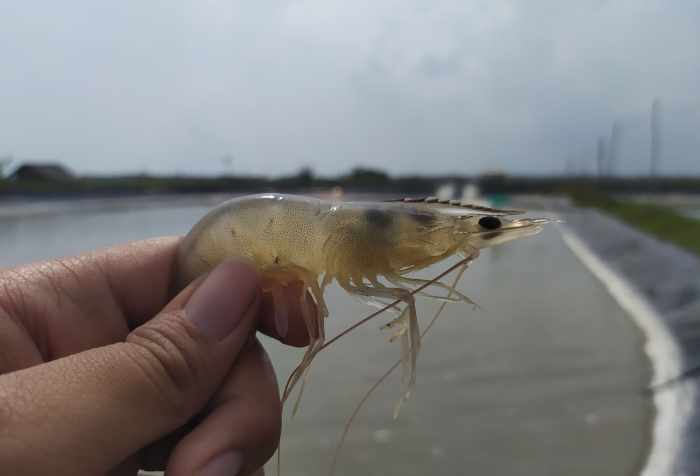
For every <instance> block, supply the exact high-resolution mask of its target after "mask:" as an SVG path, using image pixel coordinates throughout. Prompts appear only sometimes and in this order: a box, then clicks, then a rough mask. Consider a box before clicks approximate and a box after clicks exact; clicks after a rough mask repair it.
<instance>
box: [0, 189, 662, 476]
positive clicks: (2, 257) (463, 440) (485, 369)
mask: <svg viewBox="0 0 700 476" xmlns="http://www.w3.org/2000/svg"><path fill="white" fill-rule="evenodd" d="M221 199H222V197H208V198H202V197H199V198H189V197H170V198H157V197H155V198H139V199H123V200H122V199H119V200H117V199H114V200H111V199H104V200H89V201H84V200H81V201H74V202H68V201H67V202H53V203H51V204H42V203H33V204H29V205H27V204H16V205H7V204H5V205H0V266H10V265H15V264H20V263H27V262H31V261H36V260H41V259H46V258H52V257H59V256H65V255H70V254H75V253H80V252H83V251H87V250H90V249H94V248H97V247H102V246H107V245H112V244H117V243H122V242H125V241H130V240H136V239H141V238H147V237H154V236H160V235H170V234H184V233H186V232H187V231H188V230H189V228H190V227H191V226H192V225H193V224H194V223H195V222H196V221H197V220H198V219H199V218H200V217H201V216H202V215H203V214H205V213H206V211H207V210H208V209H209V208H210V207H211V206H212V205H213V204H215V203H217V202H218V201H221ZM451 263H452V262H450V263H445V264H443V265H441V266H437V267H435V268H432V269H430V270H429V271H428V272H427V273H426V272H423V273H421V277H430V276H431V275H433V274H437V272H438V271H440V270H442V269H445V267H446V266H448V265H449V264H451ZM459 289H460V290H461V291H462V292H464V293H465V294H466V295H467V296H469V297H470V298H471V299H473V300H474V301H476V302H477V303H478V304H479V305H480V306H481V309H478V310H474V309H472V307H471V306H466V305H463V304H448V305H447V307H446V309H445V312H444V313H443V315H442V317H441V318H440V320H439V321H438V322H437V324H436V325H435V327H434V328H433V330H432V331H431V332H430V334H428V335H427V336H426V338H425V340H424V342H423V347H422V351H421V354H420V356H419V361H418V383H417V387H416V392H415V394H414V395H413V397H412V399H411V400H409V402H408V403H407V404H405V405H404V407H403V409H402V413H401V415H400V417H399V419H398V420H396V421H394V420H393V419H392V409H393V405H394V403H395V402H396V400H397V398H398V397H399V395H400V383H399V375H398V374H397V375H394V376H393V377H392V378H391V379H390V380H389V381H388V382H386V383H385V384H384V385H382V386H381V387H380V388H379V390H378V391H377V392H376V393H375V394H374V395H373V396H372V398H371V399H370V400H369V401H368V403H367V404H366V406H365V407H364V408H363V409H362V410H361V411H360V413H359V415H358V417H357V420H356V422H355V423H354V425H353V427H352V429H351V431H350V433H349V435H348V437H347V441H346V443H345V446H344V448H343V450H342V453H341V455H340V460H339V465H338V470H337V472H336V474H337V475H356V474H364V475H368V476H369V475H389V474H396V475H402V476H408V475H427V474H432V475H462V474H475V475H560V474H567V475H586V476H588V475H591V474H595V475H615V476H617V475H630V474H636V473H638V472H639V470H640V469H641V468H642V467H643V466H644V463H645V460H646V456H647V452H648V450H649V446H650V442H651V427H652V420H653V416H654V415H653V413H654V407H653V404H652V399H651V398H649V396H648V395H646V394H645V393H644V392H643V389H644V388H645V387H646V385H647V384H648V381H649V378H650V367H649V362H648V359H647V358H646V356H645V354H644V352H643V349H642V346H643V343H644V338H643V335H642V334H641V332H640V331H639V330H638V329H637V327H636V326H635V324H634V323H633V322H632V321H631V320H630V319H629V318H628V316H627V315H626V314H625V313H624V311H623V310H622V309H621V308H620V307H619V306H618V305H617V304H616V302H615V301H614V300H613V298H612V297H610V295H609V294H608V293H607V292H606V290H605V288H604V287H603V285H602V284H600V282H599V281H598V280H597V279H596V278H595V277H594V276H593V275H592V274H590V273H589V272H588V270H587V268H585V267H584V266H583V265H582V264H581V263H580V262H579V261H578V260H577V258H576V257H575V256H574V255H573V254H572V253H571V251H570V250H569V248H567V246H566V244H565V243H564V241H563V240H562V238H561V235H560V233H559V232H558V230H557V228H556V227H555V226H550V227H546V228H545V230H544V231H543V232H542V233H540V234H539V235H537V236H533V237H528V238H525V239H522V240H517V241H514V242H512V243H509V244H506V245H503V246H502V247H499V248H497V249H493V250H484V251H483V252H482V255H481V256H480V257H479V258H478V259H477V260H476V261H475V262H474V263H473V264H472V265H471V266H470V268H469V269H468V270H467V272H466V274H465V275H464V278H463V279H462V281H461V285H460V287H459ZM326 297H327V301H328V305H329V310H330V318H329V320H328V322H327V331H328V335H329V336H333V335H334V334H335V333H337V332H338V331H340V330H342V329H344V328H345V327H347V326H348V325H350V324H351V323H353V322H355V321H357V320H358V319H360V318H361V317H363V316H365V315H367V314H368V313H369V312H371V310H372V308H370V307H368V306H367V305H365V304H364V303H363V302H361V301H359V300H357V299H355V298H351V297H348V296H347V295H346V294H345V293H344V292H343V291H341V290H340V289H339V288H337V287H335V286H331V288H330V289H329V290H328V292H327V294H326ZM418 302H419V304H418V306H419V313H420V314H419V315H420V316H421V322H422V324H423V325H425V324H426V322H427V319H429V317H430V315H431V311H432V310H434V309H436V307H437V306H438V304H439V303H437V302H435V301H429V300H426V298H419V299H418ZM389 318H390V316H389V315H387V316H385V317H383V318H380V319H378V320H376V321H372V322H369V323H367V324H366V325H364V326H363V327H361V328H359V329H357V330H356V331H354V332H353V333H351V334H349V335H348V336H346V337H345V338H344V339H341V340H340V341H339V342H338V343H337V345H334V346H331V347H330V348H328V349H327V350H324V351H323V352H321V353H320V354H319V355H318V357H317V358H316V361H315V362H314V364H313V366H312V367H311V371H310V380H309V383H308V384H307V387H306V390H305V394H304V398H303V400H302V402H301V408H300V411H299V413H298V414H297V416H296V417H295V418H293V419H290V417H289V415H286V417H285V418H286V423H285V427H284V430H283V437H282V464H283V473H282V474H283V475H285V476H292V475H325V474H327V473H328V469H329V466H330V463H331V459H332V456H333V452H334V448H335V446H336V444H337V441H338V438H339V437H340V434H341V431H342V428H343V425H344V422H345V420H346V419H347V417H348V416H349V415H350V413H351V412H352V410H353V408H354V406H355V405H356V404H357V402H358V401H359V399H360V398H361V397H362V395H363V394H364V392H365V391H366V390H367V389H368V388H369V387H370V386H371V385H372V384H373V383H374V381H375V380H376V379H377V378H378V377H379V376H380V375H382V374H383V373H384V371H385V370H387V369H388V368H389V367H390V366H391V365H392V364H393V363H394V362H395V360H396V358H397V357H398V355H399V350H398V348H397V344H390V343H388V342H386V340H385V335H384V334H383V333H381V332H380V330H379V327H380V325H381V324H382V323H384V322H386V321H387V320H388V319H389ZM261 339H262V340H263V342H264V344H265V346H266V348H267V349H268V352H269V353H270V356H271V359H272V361H273V363H274V365H275V367H276V370H277V373H278V378H279V379H280V381H281V383H284V380H285V379H286V377H287V375H288V374H289V372H290V371H291V370H292V369H293V368H294V366H295V365H296V363H297V362H298V360H299V358H300V357H301V355H302V352H303V350H301V349H290V348H283V347H282V346H281V345H279V344H277V343H276V342H274V341H271V340H269V339H266V338H264V337H262V338H261ZM267 471H268V474H275V473H274V463H273V462H271V463H270V464H269V465H268V467H267Z"/></svg>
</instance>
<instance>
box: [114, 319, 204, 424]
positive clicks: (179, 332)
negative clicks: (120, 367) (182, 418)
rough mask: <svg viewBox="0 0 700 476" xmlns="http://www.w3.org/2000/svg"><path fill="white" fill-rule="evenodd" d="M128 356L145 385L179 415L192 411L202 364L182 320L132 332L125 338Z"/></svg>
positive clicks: (140, 328)
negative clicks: (129, 352) (192, 396)
mask: <svg viewBox="0 0 700 476" xmlns="http://www.w3.org/2000/svg"><path fill="white" fill-rule="evenodd" d="M127 344H129V346H130V348H131V357H132V360H133V361H134V363H135V364H136V366H137V367H138V369H139V371H140V372H141V373H142V374H143V376H144V378H145V380H146V382H147V384H148V385H150V386H152V387H154V388H153V390H154V391H155V392H156V394H157V395H159V396H160V397H161V398H162V400H163V402H164V403H165V405H166V406H167V407H169V408H170V410H171V411H172V412H173V413H175V414H178V415H181V414H188V413H189V412H190V411H191V408H190V406H191V403H190V402H191V401H192V399H191V398H189V397H190V396H191V394H192V393H193V392H194V391H195V390H196V389H197V388H198V387H199V382H200V380H201V371H200V369H201V368H202V365H201V364H202V363H201V362H200V359H199V357H198V355H197V352H196V350H197V349H196V343H195V341H194V339H193V337H192V336H191V335H190V332H189V329H188V327H187V325H186V324H185V322H184V321H183V320H182V319H160V320H158V321H157V322H151V323H149V324H148V325H144V326H141V327H139V328H137V329H135V330H134V331H133V332H132V333H131V334H129V337H128V338H127Z"/></svg>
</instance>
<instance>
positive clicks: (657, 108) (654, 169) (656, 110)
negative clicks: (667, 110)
mask: <svg viewBox="0 0 700 476" xmlns="http://www.w3.org/2000/svg"><path fill="white" fill-rule="evenodd" d="M649 126H650V129H651V130H650V132H651V142H650V144H649V149H650V150H649V175H651V176H652V177H656V175H657V174H658V173H659V159H660V158H661V99H659V98H654V101H652V103H651V118H650V121H649Z"/></svg>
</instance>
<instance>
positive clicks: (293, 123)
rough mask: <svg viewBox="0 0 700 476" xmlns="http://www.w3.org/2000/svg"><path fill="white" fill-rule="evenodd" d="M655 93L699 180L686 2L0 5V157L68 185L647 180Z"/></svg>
mask: <svg viewBox="0 0 700 476" xmlns="http://www.w3.org/2000/svg"><path fill="white" fill-rule="evenodd" d="M107 4H109V6H106V5H107ZM654 97H660V98H661V101H662V124H663V128H662V130H663V151H662V166H661V169H662V172H663V173H666V174H681V173H682V174H688V173H692V174H700V2H698V1H697V0H687V1H686V0H672V1H669V0H656V1H643V0H621V1H602V0H597V1H575V2H562V1H561V0H546V1H532V0H522V1H511V0H503V1H498V0H481V1H465V0H455V1H444V2H436V1H420V2H419V1H413V0H408V1H407V0H394V1H384V0H382V1H378V0H368V1H358V0H353V1H346V0H312V1H291V2H285V1H281V2H276V1H266V0H263V1H256V2H232V1H214V0H210V1H202V0H197V1H195V0H192V1H189V2H184V1H176V0H168V1H161V2H144V1H142V0H120V1H118V2H117V1H113V2H95V1H90V0H85V1H70V0H62V1H55V2H54V1H52V2H45V1H44V2H38V1H31V0H0V156H2V155H7V154H11V155H13V156H15V157H17V158H20V159H21V158H38V159H46V158H54V159H58V160H60V161H62V162H64V163H65V164H67V165H68V166H70V167H71V168H73V169H74V170H75V171H77V172H79V173H111V172H144V171H146V172H152V173H173V172H178V173H200V174H205V173H206V174H210V173H221V172H222V171H223V170H225V166H224V164H223V162H222V161H221V157H222V156H225V155H227V154H230V155H232V156H233V158H234V159H233V170H234V171H235V172H237V173H244V174H271V175H280V174H287V173H293V172H296V171H297V170H298V169H300V168H301V167H303V166H309V167H312V168H313V169H314V170H315V171H316V172H317V173H319V174H336V173H341V172H345V171H347V170H349V169H350V168H352V167H354V166H359V165H362V166H380V167H382V168H385V169H387V170H388V171H390V172H391V173H394V174H407V173H429V174H444V173H453V172H454V173H462V174H471V173H478V172H482V171H486V170H493V169H504V170H507V171H509V172H513V173H523V174H527V173H533V174H534V173H537V174H541V173H551V172H557V173H558V172H562V171H563V170H564V169H565V164H566V163H567V161H569V162H570V163H575V164H577V165H576V167H586V168H588V169H589V170H593V169H594V164H595V154H596V140H597V138H598V137H599V136H607V135H609V134H610V129H611V126H612V124H613V122H614V121H619V123H620V125H621V131H622V134H621V140H620V148H619V157H618V161H619V167H618V168H619V172H620V173H625V174H627V173H646V171H647V170H648V167H649V166H648V164H649V111H650V108H651V102H652V100H653V98H654Z"/></svg>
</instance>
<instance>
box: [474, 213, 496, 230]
mask: <svg viewBox="0 0 700 476" xmlns="http://www.w3.org/2000/svg"><path fill="white" fill-rule="evenodd" d="M479 226H480V227H481V228H484V229H486V230H497V229H499V228H500V227H501V220H499V219H498V218H496V217H492V216H486V217H482V218H480V219H479Z"/></svg>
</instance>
